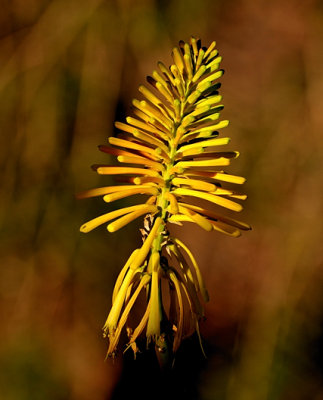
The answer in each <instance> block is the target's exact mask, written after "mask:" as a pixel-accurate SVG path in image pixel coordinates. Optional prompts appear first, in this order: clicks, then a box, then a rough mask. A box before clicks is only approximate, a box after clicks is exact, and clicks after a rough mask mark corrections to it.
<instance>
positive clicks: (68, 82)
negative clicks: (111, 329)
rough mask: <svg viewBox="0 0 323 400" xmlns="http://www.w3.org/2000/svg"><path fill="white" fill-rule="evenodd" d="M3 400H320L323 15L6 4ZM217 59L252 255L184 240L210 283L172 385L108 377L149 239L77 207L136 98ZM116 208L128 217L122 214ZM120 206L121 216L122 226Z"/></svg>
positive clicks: (156, 375) (245, 5)
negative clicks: (114, 340)
mask: <svg viewBox="0 0 323 400" xmlns="http://www.w3.org/2000/svg"><path fill="white" fill-rule="evenodd" d="M0 4H1V13H0V129H1V133H0V154H1V157H0V162H1V168H0V174H1V195H0V227H1V231H0V235H1V241H0V259H1V268H0V306H1V331H0V368H1V374H0V397H1V399H4V400H29V399H33V400H38V399H39V400H40V399H42V400H43V399H46V400H63V399H64V400H65V399H66V400H67V399H68V400H88V399H91V400H107V399H123V398H126V397H128V396H130V395H131V396H133V397H136V396H140V398H141V399H145V398H155V399H157V398H162V397H163V398H165V397H166V398H186V399H201V400H223V399H225V400H253V399H254V400H263V399H266V400H272V399H277V400H286V399H294V400H303V399H304V400H308V399H310V400H312V399H313V400H322V399H323V361H322V360H323V307H322V306H323V298H322V293H323V290H322V289H323V269H322V267H323V254H322V244H321V243H322V235H323V224H322V215H323V202H322V193H323V190H322V189H323V187H322V184H323V179H322V178H323V174H322V173H323V170H322V167H323V161H322V158H323V157H322V154H323V153H322V150H323V149H322V147H323V140H322V129H323V95H322V93H323V68H322V65H323V2H322V1H320V0H317V1H315V0H307V1H304V2H300V1H297V0H295V1H288V0H272V1H270V2H269V1H266V0H257V1H254V0H230V1H228V0H226V1H225V0H200V1H196V0H177V1H170V0H167V1H165V0H164V1H161V0H138V1H134V0H116V1H107V0H105V1H104V0H78V1H76V0H52V1H48V0H27V1H26V0H1V1H0ZM191 35H194V36H196V37H200V38H201V39H202V44H203V45H205V46H208V45H209V44H210V42H211V41H212V40H216V41H217V48H218V49H219V51H220V54H221V55H222V56H223V62H222V67H223V68H224V69H225V70H226V74H225V75H224V77H223V78H222V80H221V81H222V89H221V94H222V95H223V102H224V105H225V109H224V111H223V114H222V116H223V118H228V119H229V120H230V122H231V124H230V126H229V127H228V128H227V129H226V131H225V135H228V136H230V137H231V138H232V141H231V145H232V150H239V151H240V152H241V156H240V158H239V159H238V160H237V161H236V162H235V163H234V165H233V166H232V167H230V168H231V169H230V171H231V172H232V173H237V174H239V175H242V176H245V177H247V183H246V184H245V185H244V188H243V189H244V191H245V192H246V193H247V194H248V195H249V199H248V200H247V202H246V203H245V210H244V211H243V213H242V214H241V215H240V218H241V219H242V220H244V221H246V222H248V223H250V224H251V225H252V227H253V230H252V231H251V232H247V233H245V234H244V235H243V236H242V237H240V238H238V239H233V238H227V237H225V236H221V234H218V233H216V232H214V233H211V234H209V233H206V232H204V231H202V230H200V229H199V228H198V227H194V226H193V224H190V225H187V226H186V227H185V229H181V230H178V232H179V234H180V235H181V238H182V240H183V241H184V242H185V243H187V244H188V245H189V246H190V248H191V250H192V251H193V253H194V254H195V256H196V258H197V259H198V260H199V263H200V267H201V269H202V271H203V274H204V277H205V279H206V281H207V285H208V289H209V292H210V298H211V300H210V302H209V303H208V304H207V306H206V320H205V321H203V322H202V323H201V332H202V336H203V340H204V346H205V350H206V353H207V359H206V360H205V359H204V358H203V356H202V354H201V351H200V349H199V345H198V341H197V339H196V337H194V336H193V337H192V338H190V339H187V340H186V341H185V342H184V343H183V345H182V347H181V349H180V351H179V352H178V355H177V357H176V361H175V366H174V370H173V371H172V372H171V373H169V374H167V373H160V372H159V370H158V366H156V362H155V361H154V355H153V354H150V353H149V352H147V353H142V354H139V356H138V359H137V360H136V361H133V356H132V354H130V352H127V353H126V354H125V357H124V358H123V357H122V355H121V354H120V355H119V357H118V358H117V359H116V360H115V361H114V362H112V361H111V360H108V361H107V362H104V357H105V351H106V342H105V340H103V339H102V336H101V327H102V325H103V323H104V321H105V318H106V316H107V313H108V311H109V307H110V304H111V294H112V288H113V285H114V281H115V279H116V276H117V274H118V271H119V270H120V268H121V266H122V265H123V263H124V261H125V260H126V258H127V257H128V254H129V253H130V252H131V251H132V250H133V249H134V248H135V246H138V244H139V243H140V235H139V232H138V228H139V227H140V226H141V221H138V222H135V223H133V224H132V225H130V226H128V227H126V228H124V229H122V230H121V231H119V232H116V233H114V234H109V233H108V232H107V231H106V229H105V227H101V228H98V229H97V230H95V231H93V232H91V233H90V234H88V235H81V234H80V233H79V226H80V225H81V224H82V223H83V222H85V221H87V220H88V219H90V218H92V217H95V216H97V215H99V214H101V213H104V212H106V210H107V206H106V205H105V204H104V203H103V201H102V199H90V200H82V201H81V200H76V199H75V193H77V192H78V191H80V190H84V189H87V188H92V187H95V186H98V185H109V184H111V183H112V181H110V180H109V178H104V179H102V178H99V177H98V176H97V175H96V174H95V173H93V171H91V169H90V165H91V164H94V163H101V162H102V163H107V162H110V161H111V159H109V156H107V155H104V154H102V153H100V152H99V151H98V150H97V145H99V144H104V143H106V141H107V137H108V136H110V135H112V134H113V122H114V120H115V119H119V120H120V119H121V120H122V119H123V118H124V117H125V116H126V113H129V111H130V104H131V100H132V98H133V97H136V96H137V95H138V94H137V87H138V85H139V84H140V83H143V82H144V81H145V77H146V75H148V74H150V73H151V71H152V70H153V69H154V68H155V66H156V63H157V61H159V60H161V61H163V62H164V63H165V64H167V65H169V64H170V62H171V57H170V53H171V50H172V48H173V46H174V45H176V44H177V43H178V41H179V40H180V39H183V40H186V41H187V40H188V39H189V37H190V36H191ZM119 204H123V203H122V202H120V203H119ZM115 206H116V205H114V204H113V205H112V206H111V207H110V208H109V209H113V208H114V207H115Z"/></svg>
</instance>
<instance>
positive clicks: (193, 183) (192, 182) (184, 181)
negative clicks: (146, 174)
mask: <svg viewBox="0 0 323 400" xmlns="http://www.w3.org/2000/svg"><path fill="white" fill-rule="evenodd" d="M172 185H175V186H178V185H186V186H190V187H191V188H192V189H197V190H205V191H206V192H213V191H215V190H216V186H215V185H213V184H212V183H208V182H204V181H200V180H198V179H189V178H173V179H172Z"/></svg>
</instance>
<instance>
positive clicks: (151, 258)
mask: <svg viewBox="0 0 323 400" xmlns="http://www.w3.org/2000/svg"><path fill="white" fill-rule="evenodd" d="M215 46H216V45H215V42H212V43H211V44H210V46H209V47H208V48H205V47H202V46H201V43H200V40H196V39H195V38H193V37H192V38H191V39H190V43H185V42H183V41H180V42H179V46H178V47H175V48H174V49H173V52H172V56H173V60H174V63H173V64H172V65H171V66H170V67H169V68H167V67H166V66H165V65H164V64H163V63H162V62H159V63H158V69H156V70H155V71H153V73H152V74H151V76H148V77H147V81H148V83H149V84H150V87H149V88H148V87H147V86H144V85H141V86H140V87H139V92H140V93H141V100H137V99H134V100H133V101H132V105H133V115H132V116H129V117H127V118H126V121H125V122H116V123H115V127H116V128H117V133H116V136H115V137H110V138H109V139H108V142H109V145H103V146H99V148H100V150H101V151H103V152H105V153H107V154H110V155H113V156H115V157H116V159H117V161H118V162H119V164H117V165H95V166H94V168H95V170H96V172H97V173H98V174H100V175H116V176H119V175H122V176H123V179H122V184H118V185H116V186H107V187H101V188H95V189H91V190H88V191H85V192H83V193H80V195H79V197H81V198H87V197H94V196H103V200H104V201H105V202H107V203H111V202H113V201H116V200H119V199H122V198H126V197H129V196H133V195H138V194H140V195H143V200H142V201H143V202H142V203H140V204H136V205H133V206H130V207H124V208H121V209H116V210H115V211H112V212H108V213H106V214H103V215H100V216H99V217H97V218H94V219H92V220H90V221H88V222H86V223H85V224H84V225H82V227H81V232H90V231H91V230H92V229H94V228H96V227H98V226H99V225H102V224H108V225H107V229H108V231H109V232H115V231H117V230H118V229H120V228H122V227H123V226H125V225H126V224H128V223H129V222H131V221H133V220H134V219H136V218H139V217H143V216H144V228H143V229H142V230H141V233H142V239H143V244H142V246H141V247H140V248H138V249H136V250H134V251H133V253H132V254H131V255H130V257H129V258H128V260H127V262H126V264H125V265H124V267H123V268H122V270H121V272H120V274H119V276H118V278H117V281H116V283H115V287H114V290H113V295H112V307H111V311H110V313H109V315H108V318H107V320H106V322H105V324H104V327H103V332H104V336H107V337H108V339H109V347H108V355H109V356H114V355H115V353H116V349H117V346H118V343H119V339H120V335H121V333H122V331H123V330H125V331H126V333H127V335H128V346H127V348H128V347H131V348H132V349H133V351H134V353H135V354H136V352H137V351H138V345H137V341H138V338H139V337H140V336H143V335H146V337H147V343H148V344H149V343H150V342H154V343H155V344H156V348H157V349H158V350H159V351H160V352H164V351H169V350H171V351H172V352H176V350H177V349H178V347H179V345H180V343H181V341H182V339H183V338H184V337H185V336H187V335H189V334H191V333H193V332H194V331H197V333H198V334H199V325H198V324H199V320H200V319H201V318H202V317H203V304H204V302H206V301H208V293H207V290H206V288H205V284H204V282H203V278H202V275H201V272H200V269H199V267H198V264H197V262H196V260H195V258H194V256H193V254H192V253H191V251H190V249H189V248H188V247H187V246H186V245H185V244H184V243H183V242H182V241H181V240H180V239H178V238H176V237H172V236H171V235H170V233H169V231H168V225H169V223H176V224H179V225H182V223H183V222H193V223H195V224H197V225H198V226H200V227H201V228H202V229H204V230H206V231H218V232H221V233H224V234H226V235H229V236H233V237H237V236H239V235H240V231H241V230H248V229H250V226H249V225H247V224H245V223H243V222H240V221H238V220H236V219H233V218H231V217H228V216H224V215H222V214H221V209H223V208H225V209H228V210H231V211H234V212H239V211H241V210H242V206H241V204H240V203H239V202H238V201H239V200H245V198H246V195H244V194H241V193H237V192H235V191H233V190H231V188H226V187H225V186H226V184H227V183H229V184H238V185H240V184H243V183H244V182H245V179H244V178H243V177H240V176H235V175H230V174H228V173H226V172H225V171H224V167H226V166H228V165H229V164H230V162H231V160H233V159H235V158H237V157H238V156H239V153H238V152H237V151H228V150H226V147H225V146H226V145H228V143H229V142H230V139H229V138H228V137H219V130H220V129H222V128H225V127H226V126H227V125H228V123H229V122H228V121H227V120H220V119H219V118H220V111H221V110H222V108H223V106H222V105H221V104H220V102H221V96H220V95H219V92H218V90H219V88H220V83H219V82H218V79H219V78H220V77H221V76H222V74H223V70H221V69H219V64H220V62H221V57H220V56H219V54H218V51H217V50H216V48H215ZM223 149H225V150H223ZM201 200H202V202H201ZM200 203H203V204H202V205H201V204H200ZM208 203H212V205H216V206H215V207H216V208H217V207H218V209H219V211H216V212H214V211H212V210H210V209H208V208H207V206H205V204H208ZM213 208H214V207H212V209H213ZM142 297H144V303H145V307H144V310H143V312H142V315H141V316H140V317H139V318H137V321H135V323H133V321H131V318H129V316H130V315H131V311H132V310H133V309H134V307H135V306H136V304H138V303H139V299H140V298H142Z"/></svg>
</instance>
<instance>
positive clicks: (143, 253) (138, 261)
mask: <svg viewBox="0 0 323 400" xmlns="http://www.w3.org/2000/svg"><path fill="white" fill-rule="evenodd" d="M161 223H162V219H161V218H160V217H157V218H156V220H155V222H154V225H153V227H152V228H151V231H150V232H149V235H148V236H147V238H146V240H145V241H144V244H143V245H142V247H141V248H140V251H139V252H138V255H137V257H136V258H135V260H134V261H133V263H132V264H131V265H130V268H131V269H134V270H136V269H137V268H138V267H140V266H141V265H142V264H143V262H144V261H145V259H146V257H147V255H148V253H149V251H150V248H151V245H152V243H153V241H154V239H155V238H156V235H157V232H158V230H159V228H160V226H161Z"/></svg>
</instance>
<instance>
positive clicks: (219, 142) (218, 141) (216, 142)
mask: <svg viewBox="0 0 323 400" xmlns="http://www.w3.org/2000/svg"><path fill="white" fill-rule="evenodd" d="M182 140H183V139H182ZM229 142H230V138H228V137H225V138H215V139H209V140H203V141H201V142H197V143H192V144H187V145H184V146H181V147H180V149H179V151H181V152H184V151H187V150H190V149H194V148H196V147H211V146H224V145H226V144H228V143H229Z"/></svg>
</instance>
